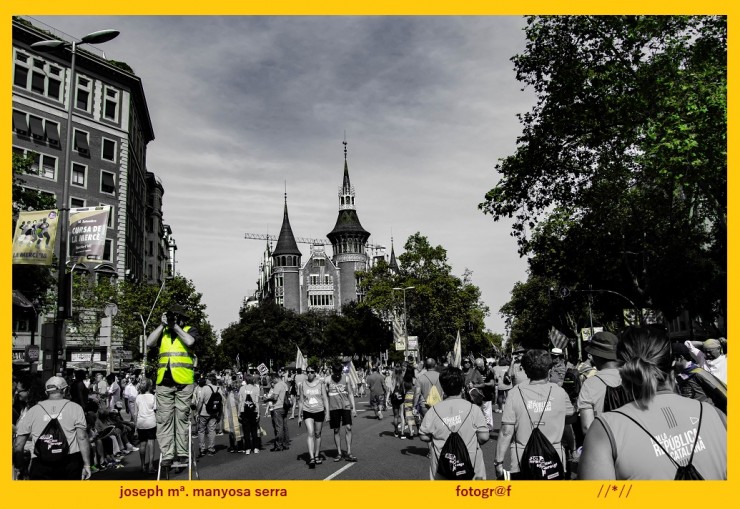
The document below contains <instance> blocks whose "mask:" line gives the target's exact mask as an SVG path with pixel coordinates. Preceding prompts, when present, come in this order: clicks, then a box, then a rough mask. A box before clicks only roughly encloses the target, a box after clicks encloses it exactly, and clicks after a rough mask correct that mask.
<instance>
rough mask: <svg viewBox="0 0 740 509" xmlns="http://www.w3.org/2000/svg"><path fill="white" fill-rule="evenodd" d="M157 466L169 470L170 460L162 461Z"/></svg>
mask: <svg viewBox="0 0 740 509" xmlns="http://www.w3.org/2000/svg"><path fill="white" fill-rule="evenodd" d="M159 466H161V467H164V468H170V467H171V466H172V460H171V459H164V460H162V461H161V462H160V463H159Z"/></svg>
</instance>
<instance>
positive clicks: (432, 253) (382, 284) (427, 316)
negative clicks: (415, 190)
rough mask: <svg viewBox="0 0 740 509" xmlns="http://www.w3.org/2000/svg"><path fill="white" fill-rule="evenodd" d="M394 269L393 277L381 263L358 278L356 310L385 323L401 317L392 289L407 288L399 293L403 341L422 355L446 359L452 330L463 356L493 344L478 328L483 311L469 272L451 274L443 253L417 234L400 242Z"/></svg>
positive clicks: (397, 301)
mask: <svg viewBox="0 0 740 509" xmlns="http://www.w3.org/2000/svg"><path fill="white" fill-rule="evenodd" d="M398 264H399V272H398V274H395V273H393V272H392V271H390V270H389V267H388V265H387V264H386V263H384V262H381V263H379V264H377V265H376V266H375V267H373V268H372V269H371V270H370V271H368V272H366V273H362V274H361V281H362V288H363V289H364V290H365V292H366V296H365V298H364V299H363V301H362V302H361V304H360V306H362V307H367V308H369V309H372V310H373V311H374V312H375V313H377V314H378V316H380V317H382V318H383V319H385V320H386V321H390V317H391V315H392V313H393V312H396V313H399V314H403V308H404V302H403V300H404V296H403V294H404V292H403V291H399V290H394V288H398V289H400V288H409V287H413V289H410V290H406V292H405V294H406V297H405V298H406V320H407V327H408V333H409V335H410V336H418V337H419V346H420V350H421V353H422V355H424V356H434V357H440V356H444V355H446V354H447V352H449V351H451V350H452V347H453V344H454V341H455V338H456V336H457V331H458V330H459V331H460V334H461V342H462V343H463V350H464V351H470V352H475V353H478V354H483V353H484V352H489V351H491V350H492V347H493V346H494V345H493V343H492V341H494V338H493V337H492V336H490V335H487V334H486V333H485V332H484V326H485V324H484V322H483V320H484V318H485V317H486V316H487V314H488V307H487V306H485V305H484V304H483V302H482V301H481V292H480V289H479V288H478V287H477V286H476V285H474V284H473V283H472V273H471V272H470V271H468V270H465V271H464V273H463V276H462V277H458V276H455V275H454V274H452V268H451V267H450V265H449V263H448V261H447V251H446V250H445V249H444V248H443V247H442V246H434V245H432V244H431V243H430V242H429V239H428V238H427V237H425V236H423V235H422V234H421V233H418V232H417V233H415V234H414V235H411V236H410V237H409V238H408V240H407V241H406V244H405V246H404V253H402V254H401V255H400V256H398Z"/></svg>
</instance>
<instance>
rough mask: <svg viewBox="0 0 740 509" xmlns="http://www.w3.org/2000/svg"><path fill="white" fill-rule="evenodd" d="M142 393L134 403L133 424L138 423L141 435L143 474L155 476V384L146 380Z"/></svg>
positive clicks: (140, 454)
mask: <svg viewBox="0 0 740 509" xmlns="http://www.w3.org/2000/svg"><path fill="white" fill-rule="evenodd" d="M140 387H141V393H140V394H138V395H137V396H136V399H135V400H134V402H133V414H132V415H131V417H132V420H133V422H135V423H136V432H137V434H138V435H139V456H140V457H141V472H142V473H145V474H153V473H154V472H155V470H154V447H155V441H156V440H157V416H156V414H155V412H156V410H157V400H156V398H155V397H154V394H152V388H153V387H154V382H152V380H150V379H148V378H145V379H144V380H143V381H142V382H141V385H140Z"/></svg>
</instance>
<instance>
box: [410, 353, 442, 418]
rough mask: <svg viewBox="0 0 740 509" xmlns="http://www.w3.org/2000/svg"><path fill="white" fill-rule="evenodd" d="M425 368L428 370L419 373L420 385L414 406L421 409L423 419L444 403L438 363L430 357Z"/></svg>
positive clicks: (418, 380)
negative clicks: (431, 409)
mask: <svg viewBox="0 0 740 509" xmlns="http://www.w3.org/2000/svg"><path fill="white" fill-rule="evenodd" d="M424 367H425V368H426V369H425V370H424V371H423V372H422V373H419V376H418V378H417V382H418V383H417V384H416V387H415V395H414V406H415V407H418V408H419V413H420V415H421V418H422V419H424V416H426V414H427V412H428V411H429V409H430V408H432V407H433V406H434V405H436V404H437V403H439V402H440V401H442V386H441V385H440V383H439V371H437V361H436V360H435V359H433V358H432V357H429V358H428V359H427V360H426V361H424Z"/></svg>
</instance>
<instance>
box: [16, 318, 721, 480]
mask: <svg viewBox="0 0 740 509" xmlns="http://www.w3.org/2000/svg"><path fill="white" fill-rule="evenodd" d="M180 313H181V310H180V309H177V308H173V309H172V310H170V312H168V314H167V316H163V318H162V324H161V325H160V326H159V327H158V328H157V330H155V331H154V332H152V334H151V335H150V336H149V339H148V342H149V343H150V344H151V346H154V345H159V348H160V363H159V365H158V367H157V368H158V369H157V374H156V377H154V378H146V377H144V376H141V375H139V376H136V375H120V376H117V375H116V374H108V375H107V376H105V374H104V373H96V374H95V375H94V376H93V377H92V379H91V377H90V376H88V373H87V372H86V371H84V370H80V371H76V372H75V373H74V379H73V380H66V379H64V378H62V377H58V376H53V377H51V378H49V379H48V380H47V381H46V382H45V383H44V384H42V383H41V382H40V380H39V379H38V378H37V377H32V376H30V375H28V376H22V377H19V378H17V379H15V380H14V400H13V433H14V441H13V465H14V475H15V478H17V479H60V478H61V479H89V478H91V476H92V475H93V474H95V472H97V471H100V470H106V469H117V468H122V463H123V461H124V458H125V457H127V456H128V455H130V454H131V453H132V452H135V451H138V452H139V458H140V469H141V473H142V476H144V477H146V476H151V475H154V474H155V473H156V467H157V466H160V467H164V468H180V469H181V468H186V467H187V466H188V461H189V460H188V457H187V451H188V450H189V446H190V441H191V440H193V444H195V443H196V442H195V441H196V440H197V446H196V445H193V450H197V453H196V454H197V456H198V457H203V456H207V455H209V456H213V455H215V454H217V449H216V447H215V442H216V437H217V436H219V435H228V443H229V445H228V448H227V451H228V452H229V453H241V454H245V455H248V454H259V453H260V451H263V450H265V446H266V444H263V441H264V442H267V441H270V442H271V443H272V447H271V448H270V451H272V452H276V453H279V452H281V451H286V450H289V449H290V448H291V447H292V443H291V437H290V436H289V432H288V426H287V421H289V420H291V419H298V423H299V426H302V425H304V424H305V429H306V445H305V449H306V451H307V453H306V454H305V455H304V457H305V458H306V464H307V467H308V468H310V469H313V468H316V465H318V464H321V463H323V462H324V461H329V460H331V461H333V462H340V461H347V462H355V461H358V458H357V456H356V455H355V454H354V453H353V450H352V442H353V430H352V424H353V419H354V418H356V417H357V411H358V404H359V400H360V399H364V398H365V397H367V404H368V407H369V408H370V411H372V412H373V415H374V416H375V418H376V419H378V420H383V419H384V418H385V416H384V412H385V413H386V415H387V420H388V421H389V425H390V426H392V432H393V436H394V437H396V438H398V439H400V440H409V439H414V438H416V437H418V439H420V440H421V441H422V442H425V443H428V444H429V453H428V458H429V478H430V479H447V478H450V476H453V478H458V479H490V478H500V479H673V478H677V479H678V478H692V477H690V476H689V474H687V473H686V472H688V471H690V472H691V475H693V476H694V478H695V477H696V476H699V477H700V478H703V479H726V477H727V433H726V412H727V399H726V398H727V358H726V341H720V340H715V339H710V340H707V341H704V342H703V343H700V342H691V341H687V342H685V343H681V342H671V341H670V340H669V337H668V334H667V333H666V331H665V329H664V328H662V327H660V326H654V325H651V326H641V327H628V328H626V329H625V330H624V331H621V333H620V334H619V335H616V334H613V333H611V332H599V333H596V334H595V335H594V336H593V337H592V338H591V339H590V341H588V342H587V343H586V344H585V352H586V353H587V359H585V360H583V361H582V362H579V361H578V360H577V359H570V358H569V357H568V355H567V353H566V352H563V351H562V350H561V349H559V348H549V349H546V348H533V349H524V348H518V349H516V350H514V351H513V352H512V354H511V355H510V356H509V355H504V356H501V357H494V358H484V357H478V358H474V357H473V356H472V355H471V356H467V357H464V358H463V359H462V362H461V365H460V366H459V367H455V366H452V365H451V364H450V362H449V360H448V359H440V360H439V361H438V360H437V359H434V358H427V359H425V360H424V361H423V362H417V361H416V360H415V359H414V358H409V359H408V360H406V361H404V362H401V363H394V364H391V365H383V364H380V363H373V362H368V364H367V365H366V366H364V367H360V368H359V369H358V371H357V372H354V366H352V367H351V369H350V368H349V363H348V360H347V359H337V360H336V361H335V362H334V363H330V364H329V365H324V366H315V365H309V366H307V367H306V369H301V368H298V369H294V370H288V369H281V370H279V371H277V372H274V373H270V374H269V375H267V376H265V375H260V374H259V373H258V372H256V371H255V370H249V371H245V372H239V371H234V372H232V371H224V372H221V373H217V372H207V373H199V374H198V373H196V372H195V369H194V366H193V365H192V363H190V362H189V358H188V356H189V350H188V347H189V346H191V345H192V342H193V341H195V340H197V337H198V335H197V330H195V329H193V328H191V327H188V326H186V325H184V323H183V322H182V320H181V318H182V316H181V315H180ZM365 368H367V370H366V369H365ZM497 413H500V414H501V420H500V428H499V429H495V427H496V420H497V419H494V414H497ZM268 417H269V422H270V423H271V425H272V426H271V427H272V437H268V435H269V433H268V432H267V431H266V430H265V427H268V426H267V425H266V423H267V422H268V419H267V418H268ZM327 421H328V425H329V428H331V430H332V435H333V444H330V446H331V445H333V448H330V449H326V448H324V449H322V431H323V428H324V423H325V422H327ZM56 424H58V425H59V426H58V428H59V431H56V432H55V430H54V429H53V428H54V426H55V425H56ZM496 431H498V438H497V440H496V444H495V446H494V449H493V450H494V451H495V454H494V461H493V465H486V464H485V461H484V455H483V452H482V449H481V447H482V446H483V445H484V444H486V442H488V441H489V440H490V438H491V437H492V436H494V432H496ZM363 439H365V438H363ZM50 444H51V445H50ZM325 445H326V444H325ZM298 447H299V448H301V449H303V445H302V444H301V445H300V446H298ZM329 450H335V451H336V452H334V453H332V454H331V455H327V454H326V453H327V451H329ZM50 451H52V452H54V453H55V454H56V456H55V454H53V453H52V452H50ZM157 451H161V461H160V462H159V463H157V459H158V458H157ZM60 455H61V456H60ZM134 456H135V455H134ZM60 457H63V460H62V461H63V463H58V462H59V461H60V460H59V458H60ZM450 458H453V459H454V461H452V462H451V461H449V459H450ZM489 459H490V458H489ZM60 465H63V467H62V468H60ZM455 469H457V470H455Z"/></svg>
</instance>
